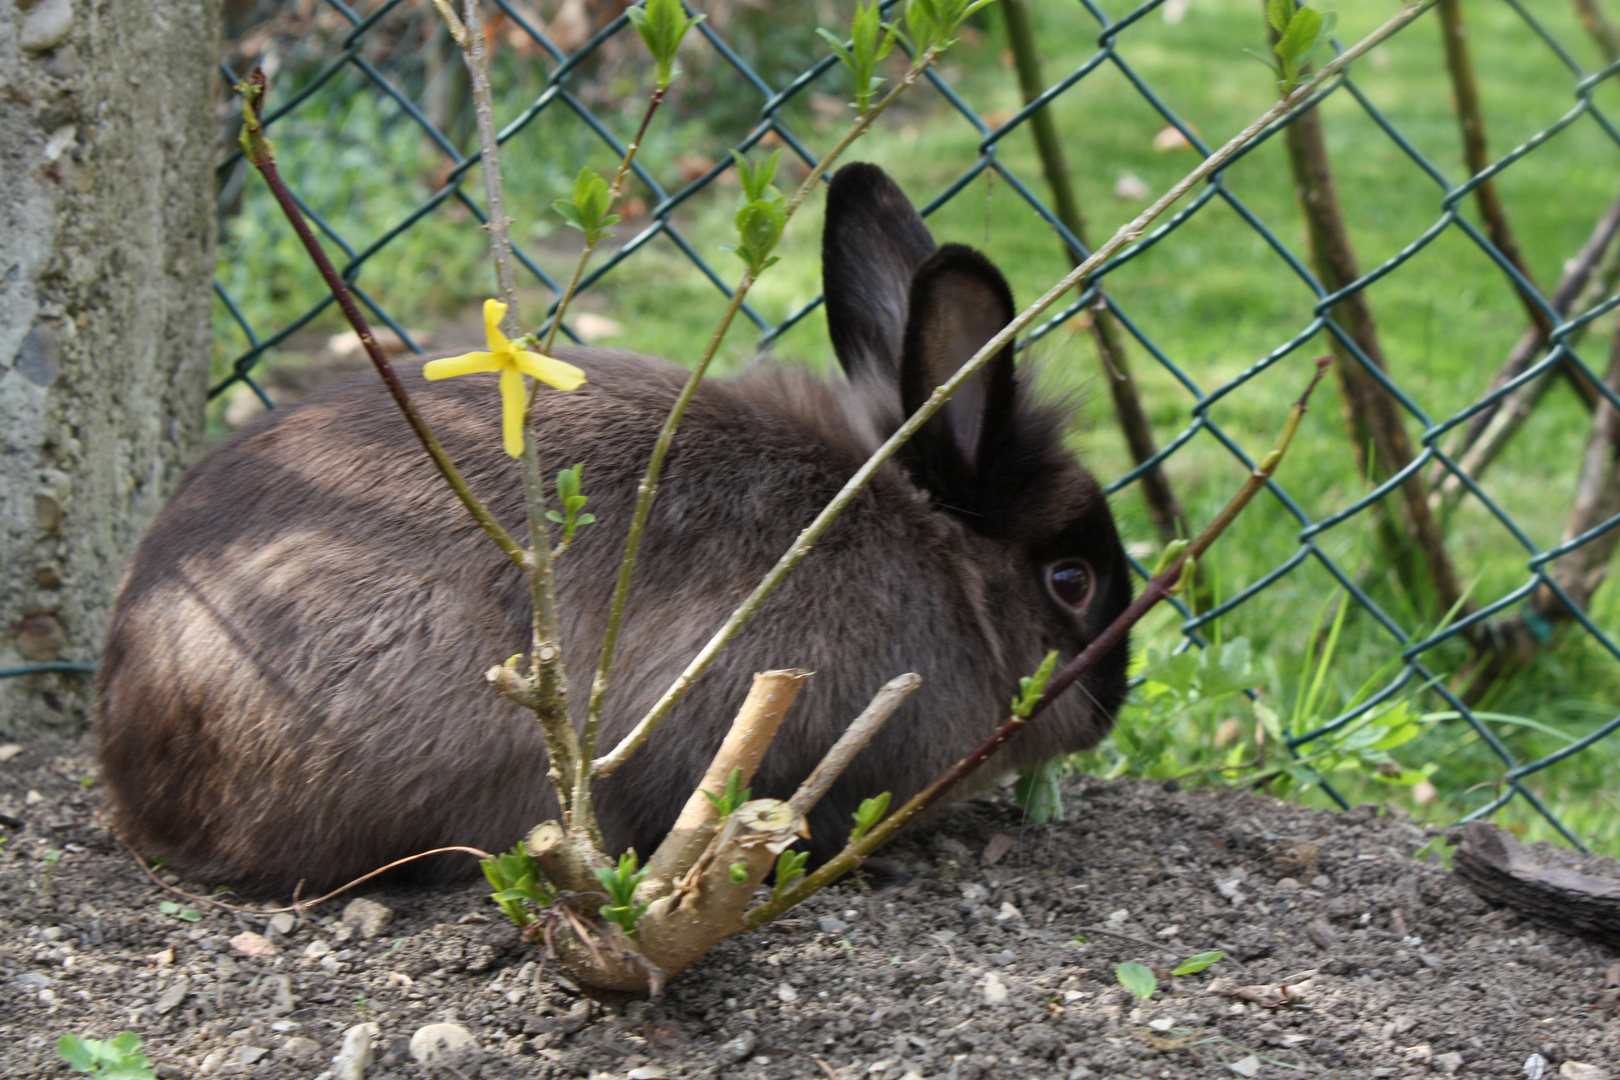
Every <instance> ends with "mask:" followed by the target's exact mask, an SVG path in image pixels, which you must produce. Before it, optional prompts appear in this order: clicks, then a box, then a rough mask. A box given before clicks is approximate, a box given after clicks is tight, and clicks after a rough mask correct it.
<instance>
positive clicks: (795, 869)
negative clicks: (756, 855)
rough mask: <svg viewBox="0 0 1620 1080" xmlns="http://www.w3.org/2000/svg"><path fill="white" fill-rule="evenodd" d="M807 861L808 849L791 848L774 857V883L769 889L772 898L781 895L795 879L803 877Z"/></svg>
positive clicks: (808, 856) (808, 857)
mask: <svg viewBox="0 0 1620 1080" xmlns="http://www.w3.org/2000/svg"><path fill="white" fill-rule="evenodd" d="M809 861H810V853H809V852H808V851H794V850H793V849H792V848H789V849H787V850H786V851H784V852H782V854H780V855H778V856H777V857H776V885H775V887H774V888H772V889H771V899H772V900H775V899H776V898H777V897H779V896H781V895H782V894H783V893H784V892H786V891H787V889H788V888H789V887H790V886H791V885H792V884H793V883H794V882H795V881H798V880H799V879H800V878H802V877H804V867H805V864H806V863H808V862H809Z"/></svg>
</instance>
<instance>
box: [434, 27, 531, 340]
mask: <svg viewBox="0 0 1620 1080" xmlns="http://www.w3.org/2000/svg"><path fill="white" fill-rule="evenodd" d="M463 2H464V5H465V10H466V12H467V21H466V32H465V34H464V35H463V37H462V38H461V39H459V41H460V44H461V47H462V49H461V55H462V57H463V58H464V59H465V60H466V61H467V73H468V75H469V76H471V78H472V91H473V109H474V111H475V112H476V114H477V116H478V150H479V154H480V158H479V164H480V169H481V171H482V172H483V174H484V198H485V199H486V200H487V201H488V202H489V221H488V222H487V223H485V225H484V228H485V229H487V230H488V231H489V253H490V256H491V258H493V259H494V261H495V285H496V287H497V288H498V289H499V290H500V294H501V302H502V303H503V304H505V305H506V315H505V317H504V318H503V319H502V320H501V329H502V330H503V331H505V333H506V334H507V336H508V337H517V335H518V325H519V324H518V316H517V282H516V281H515V280H514V279H513V276H512V241H511V238H510V236H509V235H508V234H507V226H508V225H510V224H511V222H510V221H509V220H508V218H507V216H506V199H505V197H504V195H503V194H502V192H501V158H500V154H501V145H500V139H499V138H498V137H497V134H496V131H495V106H494V103H493V100H492V95H491V93H490V89H489V57H488V55H487V54H486V52H485V47H486V43H485V41H484V22H483V15H482V14H481V12H480V11H479V0H463ZM454 32H455V31H454V29H453V28H452V30H451V33H452V34H454Z"/></svg>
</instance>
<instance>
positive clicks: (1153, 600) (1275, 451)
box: [747, 357, 1328, 928]
mask: <svg viewBox="0 0 1620 1080" xmlns="http://www.w3.org/2000/svg"><path fill="white" fill-rule="evenodd" d="M1327 363H1328V361H1327V358H1325V357H1324V358H1322V359H1320V360H1318V361H1317V362H1316V372H1315V374H1314V375H1313V377H1312V378H1311V381H1310V385H1308V386H1307V387H1306V388H1305V392H1304V393H1303V394H1301V395H1300V397H1299V400H1298V401H1296V402H1294V405H1293V408H1291V409H1290V410H1289V412H1288V419H1287V421H1286V422H1285V423H1284V424H1283V430H1282V433H1281V435H1279V436H1278V438H1277V443H1276V445H1275V446H1274V447H1273V448H1272V450H1271V452H1270V453H1268V454H1267V455H1266V456H1265V457H1264V458H1262V459H1261V461H1260V464H1259V465H1258V466H1256V467H1255V469H1254V470H1253V471H1251V472H1250V474H1249V475H1248V477H1247V478H1245V480H1244V482H1243V486H1242V487H1241V488H1239V489H1238V492H1237V494H1236V495H1234V496H1233V497H1232V499H1231V501H1230V502H1228V503H1227V504H1226V506H1225V507H1223V508H1222V510H1221V512H1220V513H1219V514H1217V515H1216V517H1215V520H1214V521H1212V522H1210V523H1209V525H1208V526H1206V527H1205V528H1204V531H1203V532H1201V533H1199V534H1198V537H1197V538H1196V539H1195V540H1193V542H1192V543H1191V544H1189V545H1188V546H1187V548H1186V550H1185V551H1183V552H1182V553H1181V554H1180V555H1179V556H1177V557H1176V558H1175V559H1174V560H1172V561H1171V563H1170V565H1169V566H1167V567H1166V568H1165V570H1164V572H1163V573H1162V574H1160V575H1159V576H1158V577H1156V578H1154V579H1153V580H1152V581H1150V582H1148V584H1147V587H1146V588H1145V589H1143V590H1142V595H1141V596H1138V597H1137V598H1136V600H1135V601H1134V602H1133V603H1132V604H1131V606H1130V607H1128V608H1126V609H1125V610H1124V611H1123V612H1121V613H1120V614H1119V616H1118V617H1116V618H1115V619H1114V621H1113V622H1111V623H1109V624H1108V627H1107V628H1106V629H1105V630H1103V632H1102V633H1100V634H1098V635H1097V636H1096V637H1095V638H1093V639H1092V641H1091V643H1090V644H1088V645H1087V646H1086V647H1085V648H1084V649H1082V650H1081V651H1080V654H1079V655H1078V656H1076V657H1075V658H1074V659H1072V660H1070V661H1069V662H1068V663H1067V664H1065V665H1064V667H1063V669H1062V670H1061V671H1059V672H1058V673H1057V674H1056V675H1054V676H1053V677H1052V679H1051V681H1049V682H1048V683H1047V684H1046V692H1045V694H1044V695H1043V696H1042V697H1041V698H1040V700H1039V701H1037V702H1036V703H1035V707H1034V708H1033V709H1031V710H1030V712H1029V715H1028V716H1018V715H1016V714H1014V715H1012V716H1009V717H1008V718H1007V719H1006V721H1005V722H1003V723H1002V725H1001V726H1000V727H998V728H997V729H996V730H995V731H994V732H992V733H991V735H990V737H989V738H987V739H985V740H984V742H982V743H980V744H979V745H978V746H977V747H976V748H974V749H973V750H972V751H971V752H969V753H968V755H967V756H966V757H964V758H962V760H961V761H958V762H957V763H956V764H955V765H953V766H952V767H951V768H950V769H949V770H947V771H946V772H945V774H944V775H943V776H941V777H940V778H939V779H937V780H935V781H934V782H933V783H932V784H929V785H928V787H926V788H924V789H923V790H922V791H921V792H919V793H918V794H917V795H915V796H913V797H912V798H911V800H910V801H908V802H907V803H906V804H905V805H904V806H902V807H901V808H900V809H898V810H896V811H895V812H894V813H892V814H890V815H889V816H888V817H887V818H885V819H884V820H883V821H882V822H881V823H880V824H879V825H878V826H877V827H876V828H874V829H873V830H872V831H871V832H869V833H867V834H866V835H865V836H864V837H862V838H861V839H860V840H859V841H857V842H855V843H853V844H850V845H849V846H848V847H846V848H845V849H844V850H843V851H842V852H840V853H839V854H838V855H837V856H836V857H835V858H833V859H831V860H829V861H828V862H827V863H825V864H824V865H822V866H821V867H820V868H819V869H818V870H816V871H815V872H814V873H813V874H810V875H809V876H808V877H805V878H803V879H801V880H800V881H798V882H796V883H795V884H794V885H792V886H790V887H789V888H787V889H784V890H783V891H782V892H781V893H780V894H779V895H777V896H773V897H772V898H771V899H770V900H768V901H767V902H765V903H763V904H761V905H760V906H758V907H756V908H754V909H753V910H752V911H750V912H749V913H748V916H747V922H748V925H749V927H750V928H752V927H756V926H761V925H763V924H764V923H767V922H770V921H771V920H772V919H774V918H776V917H777V916H779V915H781V914H782V913H783V912H785V911H787V910H788V909H789V908H792V907H793V906H794V905H796V904H798V903H800V902H802V901H803V900H805V899H806V898H808V897H810V896H812V895H814V894H815V893H816V892H817V891H818V890H820V889H822V888H824V887H825V886H827V885H829V884H831V883H832V882H834V881H836V880H838V878H840V877H842V876H843V875H844V874H846V873H848V872H849V871H850V870H853V869H854V868H855V867H856V866H858V865H860V863H861V862H862V861H864V860H865V858H866V856H868V855H869V854H871V853H872V852H873V851H875V850H876V849H877V848H878V847H879V846H880V845H881V844H883V843H884V841H886V840H888V839H889V837H891V836H893V835H894V834H895V833H897V832H899V831H900V830H901V829H902V828H904V827H905V826H906V825H907V824H908V823H909V822H910V821H912V820H913V819H915V818H916V817H917V816H918V815H919V814H921V813H923V812H924V811H926V810H927V809H928V808H929V807H931V806H933V805H934V804H935V803H937V802H938V801H939V800H940V799H942V798H943V797H944V796H945V795H946V794H948V793H949V792H950V791H951V790H952V789H953V788H955V787H956V786H957V785H958V784H960V783H962V781H964V780H966V779H967V778H968V777H969V776H971V775H972V774H973V773H974V772H975V771H977V770H978V768H979V766H981V765H983V764H984V763H985V762H986V761H988V760H989V759H990V758H991V757H992V756H994V755H995V753H996V752H997V751H998V750H1000V749H1001V748H1002V747H1003V746H1004V745H1006V744H1007V743H1008V742H1009V741H1011V740H1012V739H1013V738H1015V737H1016V736H1017V735H1018V734H1019V733H1020V732H1022V731H1023V730H1024V729H1025V728H1026V727H1027V726H1028V725H1029V723H1030V721H1032V720H1034V719H1035V718H1036V717H1038V716H1039V715H1040V714H1041V713H1042V712H1044V711H1045V710H1046V708H1047V707H1048V706H1049V705H1050V704H1051V703H1052V702H1053V701H1054V700H1056V699H1057V696H1058V695H1059V694H1061V693H1063V691H1065V690H1067V689H1068V688H1069V687H1070V686H1072V685H1074V684H1075V683H1076V682H1078V681H1079V680H1080V678H1081V677H1082V676H1084V675H1085V674H1086V673H1087V672H1088V671H1090V670H1091V669H1092V668H1093V667H1095V666H1096V665H1097V664H1098V662H1100V661H1101V660H1102V659H1103V657H1105V656H1107V655H1108V654H1109V653H1110V652H1112V651H1113V650H1114V648H1115V647H1116V646H1118V645H1120V644H1121V643H1122V642H1124V641H1125V639H1126V635H1128V634H1129V633H1130V631H1131V627H1133V626H1135V625H1136V624H1137V623H1138V622H1140V621H1141V619H1142V616H1144V615H1146V614H1147V613H1148V612H1149V611H1150V610H1152V609H1153V607H1154V606H1155V605H1157V604H1158V603H1159V602H1160V601H1161V600H1164V599H1165V598H1167V597H1169V596H1171V595H1172V594H1173V593H1174V592H1175V591H1176V590H1177V588H1179V587H1180V585H1181V584H1182V581H1183V567H1184V566H1185V565H1186V564H1187V562H1188V561H1189V560H1194V561H1196V560H1197V559H1198V558H1199V557H1201V556H1202V555H1203V554H1204V552H1206V551H1208V550H1209V548H1210V546H1211V545H1212V544H1214V543H1215V541H1216V540H1218V539H1219V538H1220V536H1221V534H1222V533H1224V532H1225V531H1226V530H1227V528H1228V527H1229V526H1230V525H1231V524H1232V522H1233V521H1235V520H1237V517H1238V515H1239V514H1241V513H1242V512H1243V508H1244V507H1245V506H1247V505H1248V504H1249V502H1250V501H1251V500H1252V499H1253V498H1254V497H1255V496H1256V495H1258V494H1259V493H1260V490H1261V489H1262V488H1263V487H1265V486H1266V484H1267V483H1269V482H1270V480H1271V477H1272V476H1273V475H1274V474H1275V473H1276V471H1277V466H1278V465H1280V464H1281V463H1282V459H1283V456H1284V455H1285V454H1286V453H1287V451H1288V445H1289V443H1291V442H1292V441H1293V439H1294V433H1295V432H1296V431H1298V430H1299V423H1300V420H1302V419H1303V418H1304V416H1305V409H1306V406H1307V404H1308V402H1309V401H1310V397H1311V394H1312V392H1314V391H1315V389H1316V385H1317V383H1319V382H1321V380H1322V376H1323V375H1324V374H1325V373H1326V368H1327Z"/></svg>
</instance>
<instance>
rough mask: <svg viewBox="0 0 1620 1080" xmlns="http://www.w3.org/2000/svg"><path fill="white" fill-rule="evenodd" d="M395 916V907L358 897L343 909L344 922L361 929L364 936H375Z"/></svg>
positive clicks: (361, 934)
mask: <svg viewBox="0 0 1620 1080" xmlns="http://www.w3.org/2000/svg"><path fill="white" fill-rule="evenodd" d="M393 917H394V909H393V908H389V907H384V906H383V905H381V904H379V903H377V901H375V900H367V899H366V898H365V897H363V896H361V897H356V898H355V899H353V900H350V901H349V903H348V906H346V907H345V908H344V909H343V922H344V923H346V924H347V925H349V926H353V927H355V928H357V929H358V930H359V931H360V936H361V937H363V938H374V937H376V936H377V935H378V934H380V933H382V928H383V927H385V926H387V925H388V921H389V920H390V919H392V918H393Z"/></svg>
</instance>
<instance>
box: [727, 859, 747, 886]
mask: <svg viewBox="0 0 1620 1080" xmlns="http://www.w3.org/2000/svg"><path fill="white" fill-rule="evenodd" d="M726 874H727V875H728V876H729V877H730V878H731V883H732V884H733V885H741V884H742V883H743V882H745V881H747V880H748V864H747V863H745V862H743V861H742V860H741V859H738V860H737V861H736V862H734V863H732V864H731V865H730V866H728V867H726Z"/></svg>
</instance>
